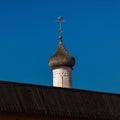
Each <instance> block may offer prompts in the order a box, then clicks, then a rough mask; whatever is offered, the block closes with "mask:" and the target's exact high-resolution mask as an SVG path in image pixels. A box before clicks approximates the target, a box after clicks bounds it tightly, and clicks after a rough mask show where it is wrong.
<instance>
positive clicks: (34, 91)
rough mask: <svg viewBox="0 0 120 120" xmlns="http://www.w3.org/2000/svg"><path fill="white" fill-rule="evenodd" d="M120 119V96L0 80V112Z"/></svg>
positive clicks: (96, 119)
mask: <svg viewBox="0 0 120 120" xmlns="http://www.w3.org/2000/svg"><path fill="white" fill-rule="evenodd" d="M2 112H4V113H5V112H7V113H26V114H38V115H51V116H63V117H64V116H66V117H75V118H86V119H92V120H93V119H95V120H98V119H99V120H120V95H119V94H110V93H100V92H92V91H85V90H78V89H69V88H57V87H47V86H40V85H30V84H23V83H13V82H5V81H0V113H2Z"/></svg>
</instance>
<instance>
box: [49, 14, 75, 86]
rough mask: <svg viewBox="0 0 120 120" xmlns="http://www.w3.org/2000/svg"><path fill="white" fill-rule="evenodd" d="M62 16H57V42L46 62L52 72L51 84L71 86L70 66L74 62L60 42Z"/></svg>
mask: <svg viewBox="0 0 120 120" xmlns="http://www.w3.org/2000/svg"><path fill="white" fill-rule="evenodd" d="M63 21H64V20H63V19H62V17H61V16H60V17H58V19H57V22H58V23H59V24H60V29H59V32H60V35H59V44H58V48H57V50H56V52H55V54H54V55H53V56H52V57H51V58H50V59H49V61H48V64H49V66H50V67H51V69H52V72H53V86H55V87H64V88H71V87H72V68H73V66H74V64H75V58H74V57H72V56H71V55H70V54H69V53H68V52H67V51H66V49H65V48H64V45H63V43H62V22H63Z"/></svg>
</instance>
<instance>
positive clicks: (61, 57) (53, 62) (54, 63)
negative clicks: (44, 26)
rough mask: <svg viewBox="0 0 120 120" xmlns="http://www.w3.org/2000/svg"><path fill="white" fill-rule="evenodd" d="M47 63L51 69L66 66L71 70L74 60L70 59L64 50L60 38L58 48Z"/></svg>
mask: <svg viewBox="0 0 120 120" xmlns="http://www.w3.org/2000/svg"><path fill="white" fill-rule="evenodd" d="M48 63H49V66H50V67H51V68H56V67H61V66H68V67H71V68H72V67H73V66H74V64H75V58H74V57H72V56H71V55H70V54H69V53H68V52H67V51H66V49H65V48H64V45H63V43H62V37H60V39H59V44H58V48H57V50H56V52H55V54H54V55H53V56H52V57H51V58H50V59H49V61H48Z"/></svg>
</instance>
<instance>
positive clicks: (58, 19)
mask: <svg viewBox="0 0 120 120" xmlns="http://www.w3.org/2000/svg"><path fill="white" fill-rule="evenodd" d="M56 22H58V23H59V24H60V29H59V33H60V37H62V23H63V22H64V20H63V18H62V16H59V17H58V18H57V21H56Z"/></svg>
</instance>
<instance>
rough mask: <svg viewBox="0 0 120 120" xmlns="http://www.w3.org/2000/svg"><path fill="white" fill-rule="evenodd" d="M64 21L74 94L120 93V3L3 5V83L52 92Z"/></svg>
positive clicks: (13, 1) (51, 0) (39, 0)
mask: <svg viewBox="0 0 120 120" xmlns="http://www.w3.org/2000/svg"><path fill="white" fill-rule="evenodd" d="M58 16H63V18H64V20H65V22H64V23H63V43H64V46H65V48H66V49H67V50H68V51H69V53H71V54H72V55H73V56H74V57H75V58H76V64H75V67H74V70H73V88H79V89H86V90H95V91H104V92H113V93H120V0H1V1H0V79H1V80H7V81H16V82H24V83H32V84H40V85H47V86H52V72H51V70H50V68H49V66H48V58H49V57H50V56H51V55H53V53H54V52H55V50H56V48H57V45H58V36H59V34H58V29H59V25H58V24H57V23H56V22H55V21H56V19H57V17H58Z"/></svg>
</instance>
